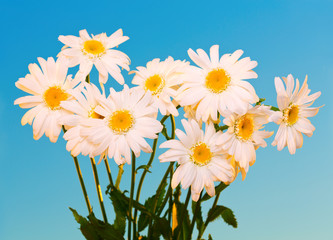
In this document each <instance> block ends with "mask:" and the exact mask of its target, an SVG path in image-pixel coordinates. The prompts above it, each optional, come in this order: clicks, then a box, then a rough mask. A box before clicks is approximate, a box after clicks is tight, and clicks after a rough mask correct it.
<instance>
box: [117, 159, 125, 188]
mask: <svg viewBox="0 0 333 240" xmlns="http://www.w3.org/2000/svg"><path fill="white" fill-rule="evenodd" d="M118 168H119V169H118V175H117V179H116V185H115V187H116V188H117V189H119V185H120V181H121V177H122V176H123V173H124V169H123V168H124V164H121V165H119V166H118Z"/></svg>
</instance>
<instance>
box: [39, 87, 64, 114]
mask: <svg viewBox="0 0 333 240" xmlns="http://www.w3.org/2000/svg"><path fill="white" fill-rule="evenodd" d="M43 97H44V101H45V103H46V105H47V106H48V107H49V108H50V109H52V110H58V109H60V102H61V101H65V100H67V99H68V97H69V95H68V94H67V93H66V92H65V91H64V90H63V89H62V88H61V87H58V86H54V87H50V88H49V89H47V90H46V91H45V92H44V96H43Z"/></svg>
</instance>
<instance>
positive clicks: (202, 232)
mask: <svg viewBox="0 0 333 240" xmlns="http://www.w3.org/2000/svg"><path fill="white" fill-rule="evenodd" d="M220 194H221V192H219V193H218V194H216V197H215V199H214V203H213V206H212V208H211V209H214V208H215V207H216V205H217V202H218V201H219V197H220ZM208 220H209V216H207V219H206V221H205V223H204V227H203V229H202V231H201V232H199V234H198V238H197V240H200V239H201V237H202V235H203V234H204V232H205V230H206V228H207V226H208V223H209V222H208Z"/></svg>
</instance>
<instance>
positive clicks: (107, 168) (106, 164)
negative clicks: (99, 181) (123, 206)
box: [104, 156, 114, 187]
mask: <svg viewBox="0 0 333 240" xmlns="http://www.w3.org/2000/svg"><path fill="white" fill-rule="evenodd" d="M104 163H105V168H106V172H107V173H108V177H109V181H110V185H111V186H112V187H113V186H114V185H113V180H112V176H111V169H110V165H109V161H108V158H107V157H106V156H105V157H104Z"/></svg>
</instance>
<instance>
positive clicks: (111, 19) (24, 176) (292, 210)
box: [0, 0, 333, 240]
mask: <svg viewBox="0 0 333 240" xmlns="http://www.w3.org/2000/svg"><path fill="white" fill-rule="evenodd" d="M332 10H333V2H332V1H328V0H327V1H318V0H312V1H309V0H302V1H290V0H289V1H209V2H205V3H204V2H203V1H163V2H162V1H137V2H134V1H133V2H125V1H123V2H121V1H100V2H93V1H84V0H81V1H62V0H59V1H17V0H11V1H2V2H1V14H0V22H1V26H0V29H1V33H2V37H1V39H0V46H1V58H0V62H1V64H0V72H1V84H2V87H1V88H0V116H1V118H0V124H1V126H2V130H1V131H0V144H1V145H0V146H1V147H0V149H1V153H2V154H1V160H0V163H1V164H0V239H2V240H18V239H24V240H30V239H34V240H35V239H48V240H58V239H71V240H80V239H84V238H83V237H82V236H81V233H80V231H79V230H78V224H76V222H75V221H74V219H73V217H72V214H71V212H70V211H69V210H68V207H72V208H75V209H77V210H78V212H79V213H80V214H82V215H86V214H87V210H86V206H85V202H84V199H83V196H82V193H81V189H80V185H79V181H78V178H77V175H76V171H75V168H74V163H73V160H72V158H71V157H70V155H69V153H68V152H66V150H65V142H64V140H63V139H62V138H61V137H60V138H59V141H58V142H57V143H56V144H52V143H51V142H50V141H49V140H48V139H47V138H46V137H43V138H41V139H40V140H39V141H35V140H33V138H32V129H31V127H30V126H29V125H28V126H25V127H22V126H21V124H20V121H21V117H22V116H23V114H24V113H25V111H26V110H23V109H20V108H19V107H18V106H14V105H13V102H14V100H15V99H16V98H18V97H21V96H24V95H26V94H25V93H24V92H22V91H21V90H19V89H16V88H15V85H14V83H15V82H16V81H17V80H18V78H20V77H24V76H25V75H26V74H27V73H28V64H29V63H34V62H37V57H43V58H47V57H49V56H53V57H56V55H57V53H58V52H59V51H60V49H61V47H62V46H63V45H62V44H61V43H60V42H59V41H58V40H57V38H58V36H59V35H78V32H79V30H81V29H87V30H88V32H89V33H93V34H98V33H101V32H106V33H107V34H108V35H110V34H111V33H113V32H114V31H116V30H117V29H118V28H123V30H124V34H125V35H127V36H129V37H130V40H129V41H127V42H126V43H124V44H122V45H120V47H119V49H120V50H121V51H124V52H125V53H127V54H128V55H129V56H130V58H131V60H132V64H131V68H132V69H134V68H135V67H136V66H144V65H145V64H146V62H147V61H149V60H152V59H153V58H157V57H159V58H161V59H165V58H166V57H168V56H173V57H174V58H175V59H181V60H183V59H187V60H190V59H189V57H188V56H187V50H188V49H189V48H192V49H197V48H203V49H204V50H206V51H208V50H209V48H210V46H211V45H213V44H219V45H221V47H220V53H230V52H233V51H235V50H237V49H243V50H244V56H250V57H251V59H254V60H257V61H258V67H257V68H255V71H256V72H257V73H258V75H259V78H258V79H255V80H250V82H251V83H252V84H253V85H254V87H255V89H256V91H257V94H258V95H259V96H260V97H266V99H267V102H268V103H270V104H274V105H275V104H276V93H275V88H274V82H273V80H274V77H275V76H286V75H287V74H289V73H292V74H293V75H294V76H295V77H298V78H299V79H300V80H301V81H303V80H304V78H305V75H306V74H308V76H309V81H308V83H309V87H310V89H312V90H313V92H316V91H321V92H322V96H321V97H320V98H319V99H318V100H317V101H316V103H315V104H314V105H315V106H320V105H323V104H325V106H324V107H323V108H322V109H321V110H320V111H319V114H318V115H317V116H316V117H314V118H312V119H311V121H312V123H313V124H314V125H315V126H316V131H315V132H314V135H313V137H311V138H307V137H305V139H304V145H303V148H301V149H299V150H297V152H296V155H294V156H291V155H290V154H289V152H288V151H287V150H286V149H284V150H283V151H281V152H278V151H277V150H276V148H274V147H272V146H270V143H271V142H272V141H273V138H270V139H268V143H269V146H268V147H267V148H265V149H259V150H258V151H257V161H256V163H255V165H254V166H252V167H251V168H250V171H249V174H248V176H247V178H246V180H245V181H243V182H242V181H241V180H240V178H239V179H237V181H236V182H234V183H233V184H232V186H231V187H229V188H228V189H227V190H225V192H224V193H223V195H222V197H221V198H220V200H219V204H223V205H225V206H228V207H230V208H231V209H233V210H234V213H235V215H236V217H237V219H238V223H239V227H238V229H233V228H232V227H230V226H227V225H226V224H225V223H224V222H222V221H221V220H219V221H216V222H214V223H213V224H211V225H210V226H209V227H208V229H207V233H212V235H213V238H214V239H230V240H234V239H256V240H266V239H270V240H281V239H283V240H289V239H292V240H298V239H299V240H301V239H302V240H313V239H321V240H329V239H332V236H333V230H332V216H333V191H332V190H333V178H332V176H333V170H332V169H333V161H332V156H331V149H330V148H331V147H332V146H333V144H332V143H333V141H332V134H333V128H332V119H333V108H332V92H333V84H332V81H333V58H332V56H333V47H332V43H333V31H332V25H333V14H332ZM94 71H96V70H94ZM123 74H124V75H125V79H126V80H127V83H130V82H131V77H132V76H128V75H127V72H126V71H124V72H123ZM94 76H96V73H95V74H93V77H94ZM96 80H97V79H96V78H95V82H96ZM111 85H112V86H114V87H115V88H116V89H120V88H119V85H118V83H116V82H115V81H114V80H111V79H110V80H109V82H108V86H109V87H110V86H111ZM178 126H179V122H178ZM267 129H271V130H275V131H276V129H277V127H276V126H275V125H274V124H270V125H268V126H267ZM161 142H162V141H160V143H161ZM145 156H146V155H143V157H142V158H140V159H139V160H138V161H139V162H140V163H142V164H144V163H145V162H146V161H147V160H146V159H147V157H145ZM79 160H80V164H81V168H82V172H83V175H84V178H85V180H86V185H87V190H88V193H89V197H90V200H91V202H92V205H93V207H94V210H95V213H96V215H97V216H98V217H100V218H101V214H100V209H99V205H98V200H97V196H96V192H95V186H94V182H93V175H92V170H91V166H90V162H89V159H87V158H82V157H80V159H79ZM110 163H112V164H111V165H112V166H111V168H112V172H113V175H114V176H115V172H116V171H117V166H116V164H115V163H114V162H113V161H112V160H110ZM140 163H138V164H140ZM166 165H167V164H160V163H158V161H155V164H154V165H153V168H152V171H153V174H149V175H148V176H147V178H146V179H147V182H146V184H145V185H144V192H143V194H142V199H144V198H145V197H147V196H149V195H152V194H153V191H155V190H154V189H156V186H157V184H158V183H157V181H158V179H160V178H161V175H162V174H163V172H164V170H165V169H166ZM129 169H130V168H129V167H128V166H126V167H125V174H124V176H123V182H122V185H121V187H122V188H123V189H124V188H128V183H129V181H130V175H129ZM98 171H99V173H100V180H101V182H102V189H105V188H106V185H107V182H108V179H107V176H106V174H105V169H104V165H102V164H101V165H99V166H98ZM104 198H105V203H106V208H107V211H108V212H109V218H110V219H111V220H112V219H113V216H112V211H111V210H112V205H111V203H110V202H109V201H108V199H107V197H106V196H104ZM211 204H212V202H206V205H205V207H204V209H205V210H207V208H208V207H210V206H211ZM205 236H207V235H206V234H205Z"/></svg>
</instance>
